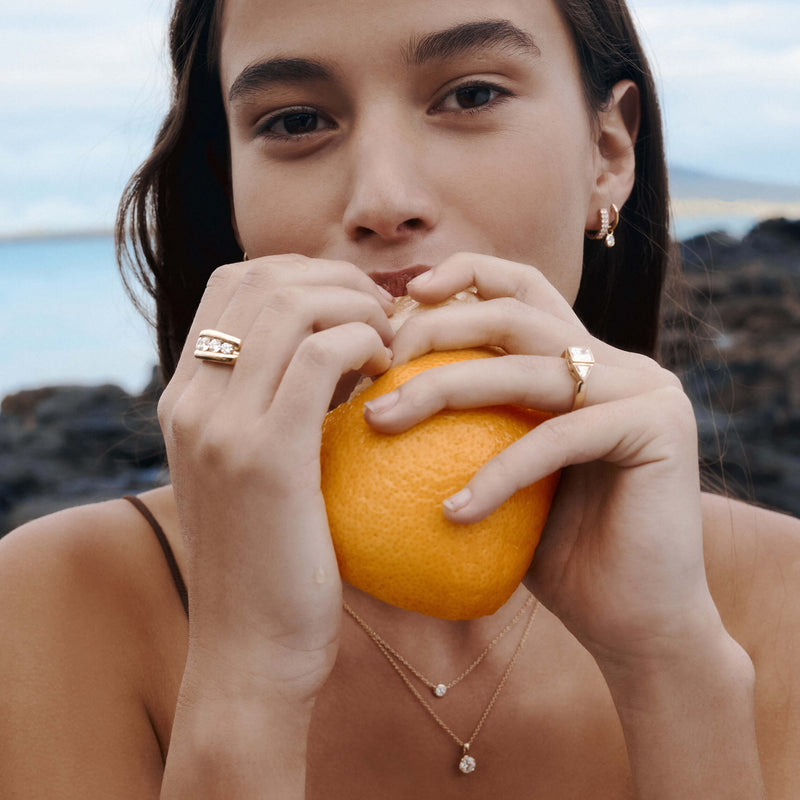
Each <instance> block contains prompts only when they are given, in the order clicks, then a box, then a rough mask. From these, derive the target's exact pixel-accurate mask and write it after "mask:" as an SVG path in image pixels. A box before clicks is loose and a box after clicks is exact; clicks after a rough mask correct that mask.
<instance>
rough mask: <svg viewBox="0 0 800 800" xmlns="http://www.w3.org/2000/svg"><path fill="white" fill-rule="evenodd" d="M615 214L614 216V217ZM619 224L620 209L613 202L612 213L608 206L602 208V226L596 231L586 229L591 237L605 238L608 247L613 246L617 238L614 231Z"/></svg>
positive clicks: (587, 234)
mask: <svg viewBox="0 0 800 800" xmlns="http://www.w3.org/2000/svg"><path fill="white" fill-rule="evenodd" d="M612 214H613V218H612ZM618 224H619V209H618V208H617V207H616V206H615V205H614V203H612V204H611V214H609V210H608V209H607V208H601V209H600V228H599V229H598V230H596V231H586V236H587V237H588V238H589V239H605V240H606V247H613V246H614V245H615V244H616V243H617V240H616V239H615V238H614V231H615V230H616V229H617V225H618Z"/></svg>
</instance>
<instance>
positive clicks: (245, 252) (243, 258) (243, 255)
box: [242, 250, 248, 261]
mask: <svg viewBox="0 0 800 800" xmlns="http://www.w3.org/2000/svg"><path fill="white" fill-rule="evenodd" d="M247 260H248V259H247V250H243V251H242V261H247Z"/></svg>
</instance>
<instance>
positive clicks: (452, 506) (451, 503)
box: [442, 489, 472, 511]
mask: <svg viewBox="0 0 800 800" xmlns="http://www.w3.org/2000/svg"><path fill="white" fill-rule="evenodd" d="M470 500H472V491H471V490H470V489H462V490H461V491H460V492H456V493H455V494H454V495H453V496H452V497H448V498H447V500H443V501H442V505H443V506H444V507H445V508H446V509H447V510H448V511H460V510H461V509H462V508H464V506H466V505H467V504H468V503H469V501H470Z"/></svg>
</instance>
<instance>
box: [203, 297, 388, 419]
mask: <svg viewBox="0 0 800 800" xmlns="http://www.w3.org/2000/svg"><path fill="white" fill-rule="evenodd" d="M351 322H358V323H363V324H364V325H367V326H369V327H371V328H373V329H374V330H375V332H376V334H377V336H378V337H379V338H380V341H381V343H382V344H383V345H384V350H386V348H385V346H386V345H387V344H388V343H390V342H391V340H392V336H393V333H392V328H391V325H390V324H389V319H388V318H387V316H386V314H385V313H384V311H383V309H382V307H381V306H380V305H379V304H378V303H377V301H376V300H375V298H374V297H371V296H369V295H367V294H365V293H364V292H359V291H355V290H352V289H343V288H339V287H336V288H330V287H315V286H312V287H309V286H302V287H298V286H292V287H285V288H284V289H282V290H280V291H279V292H278V293H277V294H276V295H273V297H272V298H271V300H270V303H269V305H267V306H266V307H264V308H262V309H261V313H260V314H259V316H258V318H257V319H256V320H255V321H254V323H253V324H252V325H251V327H250V330H249V331H248V333H247V336H246V337H245V338H244V340H243V342H242V349H241V353H240V355H239V358H238V359H237V361H236V364H235V369H233V370H232V371H230V377H229V381H228V383H227V388H226V391H225V396H224V402H225V403H226V404H227V405H228V406H229V407H230V408H231V409H233V410H235V411H236V413H239V414H244V415H248V416H249V415H251V414H260V413H263V411H264V410H266V409H267V408H268V407H269V405H270V403H271V402H272V398H273V395H274V394H275V392H276V390H277V388H278V385H279V384H280V382H281V380H282V379H283V375H284V372H285V371H286V369H287V368H288V365H289V363H290V362H291V360H292V358H293V356H294V354H295V351H296V350H297V348H298V347H299V346H300V345H301V343H302V342H303V340H304V339H306V338H307V337H308V336H310V335H312V334H314V333H316V332H319V331H323V330H326V329H328V328H333V327H336V326H339V325H344V324H347V323H351ZM390 358H391V355H390V353H389V352H388V351H387V352H386V355H385V357H384V358H383V359H381V362H380V369H381V370H386V369H387V368H388V366H389V362H388V359H390ZM369 366H372V365H371V364H370V365H369ZM372 374H374V373H372ZM204 377H205V376H199V375H198V380H200V379H201V378H204ZM339 377H341V375H340V376H339ZM328 401H329V402H330V397H329V398H328Z"/></svg>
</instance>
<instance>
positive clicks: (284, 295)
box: [269, 285, 299, 313]
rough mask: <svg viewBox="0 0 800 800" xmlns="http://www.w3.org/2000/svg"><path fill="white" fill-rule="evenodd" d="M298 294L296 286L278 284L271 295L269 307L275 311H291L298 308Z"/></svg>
mask: <svg viewBox="0 0 800 800" xmlns="http://www.w3.org/2000/svg"><path fill="white" fill-rule="evenodd" d="M298 294H299V293H298V291H297V289H296V288H295V287H294V286H286V285H284V286H278V287H277V288H276V289H275V290H274V291H273V292H272V294H271V295H270V299H269V307H270V308H271V309H273V310H274V311H278V312H284V313H286V312H288V313H291V312H293V311H295V310H296V309H297V301H298Z"/></svg>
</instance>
